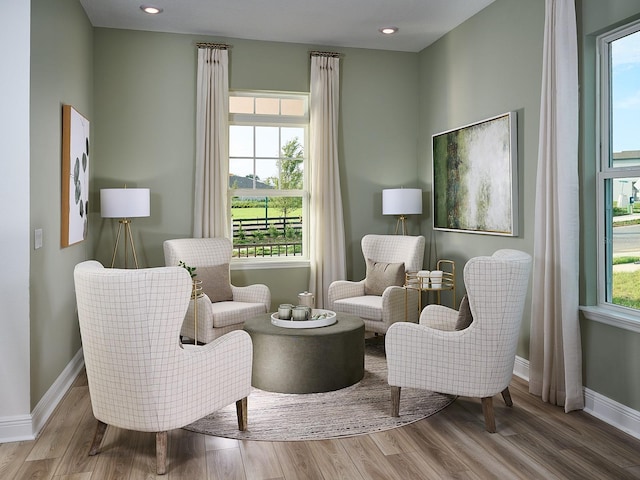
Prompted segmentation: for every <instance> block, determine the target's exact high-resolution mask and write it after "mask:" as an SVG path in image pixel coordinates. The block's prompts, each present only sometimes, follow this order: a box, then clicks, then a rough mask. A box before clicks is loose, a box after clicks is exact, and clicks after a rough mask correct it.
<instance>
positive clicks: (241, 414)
mask: <svg viewBox="0 0 640 480" xmlns="http://www.w3.org/2000/svg"><path fill="white" fill-rule="evenodd" d="M236 412H237V414H238V430H240V431H241V432H244V431H245V430H246V429H247V397H244V398H241V399H240V400H238V401H237V402H236Z"/></svg>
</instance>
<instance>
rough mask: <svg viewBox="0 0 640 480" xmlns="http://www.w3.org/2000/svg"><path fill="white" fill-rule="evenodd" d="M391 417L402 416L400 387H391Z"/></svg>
mask: <svg viewBox="0 0 640 480" xmlns="http://www.w3.org/2000/svg"><path fill="white" fill-rule="evenodd" d="M391 416H392V417H399V416H400V387H391Z"/></svg>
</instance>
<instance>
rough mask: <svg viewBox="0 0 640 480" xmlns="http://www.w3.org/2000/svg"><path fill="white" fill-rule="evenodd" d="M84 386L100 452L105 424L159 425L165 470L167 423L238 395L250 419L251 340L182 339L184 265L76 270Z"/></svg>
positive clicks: (187, 292)
mask: <svg viewBox="0 0 640 480" xmlns="http://www.w3.org/2000/svg"><path fill="white" fill-rule="evenodd" d="M74 282H75V289H76V300H77V305H78V319H79V323H80V334H81V337H82V347H83V353H84V361H85V367H86V372H87V379H88V381H89V394H90V397H91V407H92V409H93V414H94V416H95V418H96V419H97V420H98V428H97V429H96V434H95V437H94V441H93V444H92V446H91V449H90V452H89V455H95V454H97V453H99V450H100V444H101V442H102V438H103V436H104V433H105V431H106V429H107V425H112V426H115V427H118V428H124V429H129V430H138V431H143V432H155V433H156V458H157V473H158V474H163V473H165V472H166V452H167V431H168V430H172V429H175V428H181V427H183V426H185V425H188V424H190V423H192V422H194V421H196V420H198V419H200V418H202V417H204V416H206V415H209V414H211V413H212V412H214V411H216V410H218V409H220V408H222V407H224V406H226V405H229V404H231V403H233V402H236V406H237V410H238V427H239V428H240V430H245V429H246V426H247V396H248V395H249V393H250V391H251V368H252V360H253V347H252V342H251V337H250V336H249V335H248V334H247V333H246V332H243V331H238V332H232V333H230V334H229V335H225V336H224V337H222V338H219V339H218V340H216V341H214V342H212V343H210V344H208V345H204V346H199V347H196V346H193V345H185V346H183V345H181V343H180V339H179V334H180V328H181V326H182V322H183V320H184V314H185V312H186V311H187V306H188V304H189V300H190V296H191V279H190V277H189V274H188V273H187V271H186V270H185V269H184V268H181V267H159V268H148V269H139V270H120V269H105V268H103V266H102V265H101V264H100V263H99V262H96V261H92V260H91V261H87V262H83V263H80V264H78V265H77V266H76V267H75V270H74Z"/></svg>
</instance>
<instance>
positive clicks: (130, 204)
mask: <svg viewBox="0 0 640 480" xmlns="http://www.w3.org/2000/svg"><path fill="white" fill-rule="evenodd" d="M149 199H150V192H149V189H148V188H103V189H101V190H100V215H101V216H102V217H103V218H134V217H148V216H149V215H150V210H151V208H150V200H149Z"/></svg>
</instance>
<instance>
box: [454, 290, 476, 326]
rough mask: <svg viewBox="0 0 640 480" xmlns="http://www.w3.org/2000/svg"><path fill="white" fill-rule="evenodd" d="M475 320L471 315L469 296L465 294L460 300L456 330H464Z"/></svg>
mask: <svg viewBox="0 0 640 480" xmlns="http://www.w3.org/2000/svg"><path fill="white" fill-rule="evenodd" d="M472 322H473V316H472V315H471V307H470V306H469V298H468V297H467V296H466V295H465V296H464V297H462V300H461V301H460V309H459V310H458V321H457V322H456V330H464V329H465V328H467V327H468V326H469V325H471V323H472Z"/></svg>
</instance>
